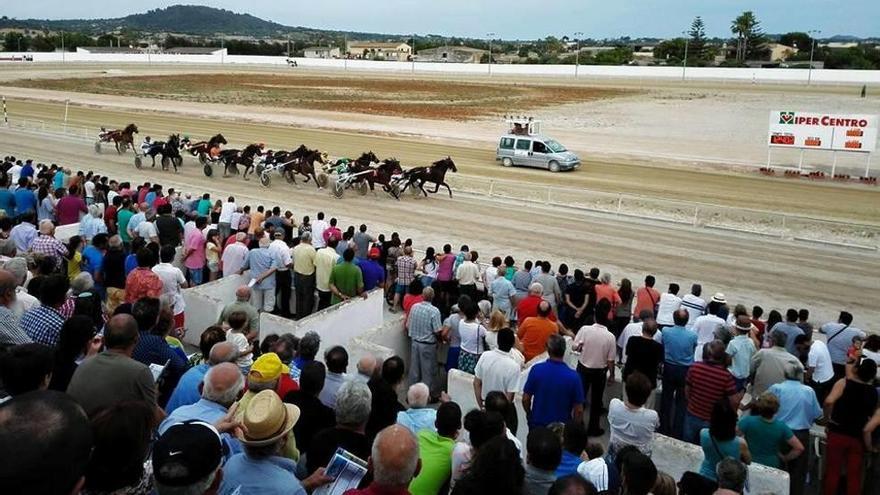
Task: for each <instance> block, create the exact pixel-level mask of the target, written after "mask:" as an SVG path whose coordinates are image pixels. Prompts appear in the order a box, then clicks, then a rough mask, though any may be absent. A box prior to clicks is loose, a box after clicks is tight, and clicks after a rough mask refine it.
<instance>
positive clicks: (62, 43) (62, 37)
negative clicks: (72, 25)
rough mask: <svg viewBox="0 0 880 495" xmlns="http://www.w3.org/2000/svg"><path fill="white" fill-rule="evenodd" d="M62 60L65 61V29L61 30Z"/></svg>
mask: <svg viewBox="0 0 880 495" xmlns="http://www.w3.org/2000/svg"><path fill="white" fill-rule="evenodd" d="M61 62H64V31H61Z"/></svg>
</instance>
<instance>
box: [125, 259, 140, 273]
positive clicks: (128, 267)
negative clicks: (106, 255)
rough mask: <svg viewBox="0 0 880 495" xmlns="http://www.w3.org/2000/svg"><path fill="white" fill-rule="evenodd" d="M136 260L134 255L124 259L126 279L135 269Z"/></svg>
mask: <svg viewBox="0 0 880 495" xmlns="http://www.w3.org/2000/svg"><path fill="white" fill-rule="evenodd" d="M137 266H138V260H137V255H136V254H129V255H128V256H126V257H125V276H126V277H127V276H128V274H129V273H131V271H132V270H134V269H135V268H137Z"/></svg>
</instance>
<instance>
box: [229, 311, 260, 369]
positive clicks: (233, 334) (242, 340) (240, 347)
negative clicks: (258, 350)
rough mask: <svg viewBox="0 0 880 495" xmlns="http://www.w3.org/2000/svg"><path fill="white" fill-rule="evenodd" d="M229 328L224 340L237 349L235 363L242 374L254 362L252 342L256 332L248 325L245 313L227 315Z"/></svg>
mask: <svg viewBox="0 0 880 495" xmlns="http://www.w3.org/2000/svg"><path fill="white" fill-rule="evenodd" d="M228 322H229V330H227V331H226V341H227V342H229V343H231V344H232V345H233V346H234V347H235V349H236V350H237V351H238V360H237V361H236V362H235V364H237V365H238V367H239V368H240V369H241V372H242V373H243V374H247V373H248V372H249V371H250V368H251V365H252V364H253V362H254V344H253V341H254V339H255V338H256V337H257V332H255V331H253V330H251V329H250V327H248V324H247V315H246V314H245V313H241V312H238V313H232V314H231V315H229V319H228Z"/></svg>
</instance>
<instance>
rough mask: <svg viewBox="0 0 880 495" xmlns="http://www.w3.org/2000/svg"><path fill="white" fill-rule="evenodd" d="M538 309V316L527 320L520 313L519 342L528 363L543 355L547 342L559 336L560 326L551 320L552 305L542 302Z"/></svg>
mask: <svg viewBox="0 0 880 495" xmlns="http://www.w3.org/2000/svg"><path fill="white" fill-rule="evenodd" d="M523 302H525V300H524V301H523ZM520 307H522V303H520ZM536 309H537V313H536V315H535V316H533V317H530V318H526V319H525V320H523V319H522V314H521V313H518V315H519V316H518V318H520V320H519V321H520V325H519V328H518V329H517V337H519V341H520V342H521V343H522V346H523V356H525V358H526V362H529V361H531V360H532V359H534V358H535V357H537V356H538V355H540V354H541V353H543V352H544V349H545V347H546V344H547V340H548V339H549V338H550V337H551V336H552V335H558V334H559V326H558V325H557V324H556V322H554V321H553V320H552V319H551V318H550V317H551V316H552V314H551V313H552V309H551V307H550V303H548V302H547V301H541V302H539V303H538V305H537V307H536Z"/></svg>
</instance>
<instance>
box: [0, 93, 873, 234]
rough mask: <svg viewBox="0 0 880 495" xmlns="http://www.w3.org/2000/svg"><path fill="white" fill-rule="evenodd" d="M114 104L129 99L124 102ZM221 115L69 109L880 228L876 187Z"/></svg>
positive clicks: (153, 126) (232, 136)
mask: <svg viewBox="0 0 880 495" xmlns="http://www.w3.org/2000/svg"><path fill="white" fill-rule="evenodd" d="M86 97H87V98H88V99H90V100H91V99H93V98H94V99H99V100H105V99H106V100H108V101H110V100H114V98H113V97H108V96H101V95H95V96H93V95H86ZM115 100H123V101H124V100H127V99H126V98H122V97H119V98H115ZM149 103H150V105H155V106H157V107H158V108H161V109H163V110H169V111H171V112H175V111H182V110H183V107H186V106H187V105H190V106H192V107H193V110H194V111H200V110H204V109H201V108H200V107H198V106H197V105H193V104H187V103H181V102H176V103H175V102H162V101H153V100H150V102H149ZM150 108H154V107H150ZM221 108H222V111H223V112H226V116H225V117H223V118H219V117H216V116H215V117H212V118H209V117H195V116H193V115H186V114H185V115H176V114H174V113H159V112H155V111H141V112H134V111H130V110H119V109H116V108H112V107H111V108H104V107H103V105H102V107H100V108H94V107H91V106H88V107H84V106H74V105H71V107H70V113H69V122H70V123H71V124H72V125H76V126H84V127H85V128H87V129H84V131H87V132H90V133H91V132H92V130H94V132H95V133H96V132H97V129H98V128H99V126H111V127H124V126H125V125H126V124H128V123H129V122H135V123H137V124H138V126H139V128H140V130H141V133H140V136H139V137H138V138H139V139H140V138H142V137H143V136H147V135H150V136H152V137H154V138H157V139H164V136H167V135H168V134H169V133H171V132H180V133H183V134H189V135H190V136H191V137H192V138H193V139H207V138H208V137H210V136H212V135H214V134H215V133H217V132H222V133H223V135H224V136H226V138H227V139H228V140H229V142H230V146H241V145H244V144H247V143H252V142H264V143H266V144H267V145H268V146H269V147H272V148H275V149H279V148H286V149H294V148H296V147H297V146H299V144H301V143H306V144H307V145H308V146H310V147H312V148H318V149H321V150H322V151H326V152H328V153H330V154H331V155H332V156H357V155H359V154H360V153H361V152H364V151H367V150H372V151H374V152H376V153H377V154H378V155H379V156H380V157H387V156H395V157H397V158H399V159H400V160H401V161H402V162H403V164H404V166H405V167H410V166H414V165H426V164H428V163H430V162H432V161H435V160H438V159H440V158H442V157H445V156H447V155H450V156H452V158H453V159H454V160H455V162H456V164H457V165H458V167H459V172H460V173H461V174H463V175H469V176H478V177H481V178H500V179H512V180H518V181H521V182H524V183H534V184H536V185H537V186H542V185H551V186H564V187H572V188H584V189H590V190H596V191H604V192H612V193H632V194H641V195H646V196H651V197H656V198H665V199H669V200H685V201H695V202H703V203H710V204H718V205H724V206H732V207H738V208H754V209H759V210H766V211H769V212H782V213H791V214H800V215H808V216H815V217H818V218H828V219H834V220H843V221H851V222H857V223H880V221H878V218H880V190H878V188H876V187H865V186H858V185H856V186H845V185H839V184H832V183H818V182H816V183H814V182H809V181H802V180H791V179H782V178H777V179H770V178H766V177H763V176H759V175H757V174H754V173H748V174H747V173H737V172H732V171H723V170H715V169H713V170H706V169H699V168H690V167H667V166H655V165H651V164H646V163H644V162H642V161H638V160H593V159H588V160H586V161H585V163H584V166H583V167H582V168H581V169H580V170H577V171H575V172H570V173H559V174H552V173H549V172H547V171H542V170H534V169H526V168H513V169H506V168H503V167H501V166H500V165H498V163H497V162H496V161H495V153H494V148H492V147H491V146H486V145H485V144H479V143H473V142H467V141H461V142H457V143H458V145H457V146H456V145H454V144H453V145H450V144H446V142H434V141H432V140H429V139H426V138H420V139H416V138H412V137H405V138H404V137H387V136H377V135H369V134H355V133H348V132H336V131H325V130H315V129H308V128H302V127H287V126H281V125H266V124H260V123H251V122H247V121H246V120H245V121H243V119H236V117H235V115H236V114H235V112H236V111H237V110H239V109H236V108H234V107H233V108H232V109H229V108H228V107H225V106H223V107H221ZM9 109H10V112H11V115H12V118H13V120H15V119H16V118H21V117H22V116H23V117H26V118H31V119H38V120H42V121H45V122H51V123H59V122H61V120H62V119H63V115H64V105H63V104H58V103H51V102H35V101H20V100H13V101H11V102H10V103H9ZM242 111H243V110H242ZM243 115H251V114H248V113H245V114H243ZM281 115H283V114H281ZM435 124H436V123H435ZM424 132H427V131H424ZM452 142H453V143H455V142H456V141H454V140H453V141H452Z"/></svg>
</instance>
